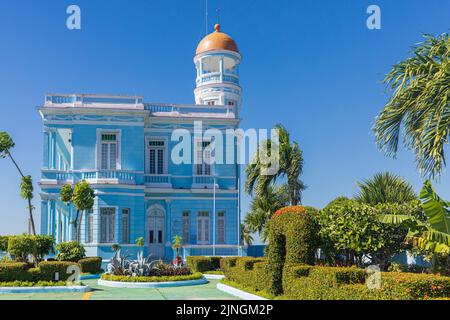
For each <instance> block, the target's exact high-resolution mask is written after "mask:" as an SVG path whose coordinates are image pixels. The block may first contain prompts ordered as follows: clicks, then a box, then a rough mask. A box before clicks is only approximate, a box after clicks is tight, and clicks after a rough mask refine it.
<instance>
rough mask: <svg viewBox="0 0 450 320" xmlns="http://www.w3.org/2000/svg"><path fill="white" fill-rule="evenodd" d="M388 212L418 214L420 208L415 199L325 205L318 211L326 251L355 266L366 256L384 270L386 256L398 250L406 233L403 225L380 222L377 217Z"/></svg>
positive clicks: (352, 201)
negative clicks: (339, 255)
mask: <svg viewBox="0 0 450 320" xmlns="http://www.w3.org/2000/svg"><path fill="white" fill-rule="evenodd" d="M388 212H391V213H393V214H403V215H407V216H413V215H420V213H421V209H420V205H419V203H418V202H417V201H413V202H411V203H404V204H396V203H392V204H387V203H386V204H379V205H377V206H375V207H373V206H369V205H367V204H364V203H360V202H357V201H355V200H350V199H349V200H347V201H339V202H335V203H334V204H331V205H329V206H327V207H326V208H325V209H324V210H322V211H321V214H320V226H321V228H320V234H321V236H322V243H324V242H325V248H327V250H326V251H328V252H327V254H334V255H337V254H341V255H344V256H345V258H346V261H347V263H350V264H353V263H356V264H357V265H358V266H362V265H363V261H362V257H363V255H365V256H368V257H370V258H371V259H372V262H373V263H376V264H380V267H381V268H382V269H385V268H386V267H387V263H388V261H389V259H390V258H391V257H392V256H393V255H394V254H396V253H398V252H399V251H401V249H402V244H403V241H404V238H405V236H406V234H407V228H405V227H403V226H386V225H384V224H383V223H381V221H380V216H382V214H385V213H388ZM332 249H334V251H333V250H332Z"/></svg>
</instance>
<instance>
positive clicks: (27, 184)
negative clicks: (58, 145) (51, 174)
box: [0, 131, 36, 235]
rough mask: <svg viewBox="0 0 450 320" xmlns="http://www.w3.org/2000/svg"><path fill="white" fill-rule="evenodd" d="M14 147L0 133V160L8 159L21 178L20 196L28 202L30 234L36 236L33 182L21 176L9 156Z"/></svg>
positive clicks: (3, 133)
mask: <svg viewBox="0 0 450 320" xmlns="http://www.w3.org/2000/svg"><path fill="white" fill-rule="evenodd" d="M14 146H15V143H14V141H13V139H12V138H11V136H10V135H9V134H8V133H6V132H4V131H0V158H6V157H9V158H10V159H11V161H12V163H13V164H14V166H15V167H16V169H17V171H18V172H19V174H20V176H21V177H22V181H21V183H20V195H21V196H22V198H24V199H26V200H27V201H28V214H29V216H28V220H29V223H30V225H31V234H33V235H36V228H35V225H34V219H33V205H32V204H31V200H32V199H33V181H32V179H31V176H25V175H24V174H23V172H22V170H21V169H20V167H19V165H18V164H17V162H16V161H15V160H14V158H13V156H12V154H11V150H12V148H14Z"/></svg>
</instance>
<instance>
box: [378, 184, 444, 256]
mask: <svg viewBox="0 0 450 320" xmlns="http://www.w3.org/2000/svg"><path fill="white" fill-rule="evenodd" d="M420 199H421V201H422V207H423V212H424V218H423V217H418V216H414V215H413V216H411V215H409V216H408V215H401V214H398V215H394V214H389V213H385V214H384V215H382V216H381V217H380V220H381V221H382V222H383V223H386V224H387V225H397V226H398V225H399V226H404V227H406V228H408V229H409V232H408V234H407V237H408V238H409V239H412V240H413V243H414V245H415V247H416V248H417V249H419V251H421V252H422V253H425V254H441V255H445V256H447V257H448V255H449V253H450V209H449V208H450V203H449V202H448V201H445V200H443V199H441V198H440V197H439V196H438V195H437V194H436V192H435V191H434V189H433V187H432V185H431V182H430V181H429V180H427V181H425V183H424V186H423V188H422V191H421V192H420ZM424 221H425V222H424Z"/></svg>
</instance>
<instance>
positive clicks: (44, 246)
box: [32, 235, 55, 262]
mask: <svg viewBox="0 0 450 320" xmlns="http://www.w3.org/2000/svg"><path fill="white" fill-rule="evenodd" d="M34 239H35V241H36V248H35V251H34V252H33V253H32V255H33V257H34V260H35V262H40V261H42V260H43V259H44V257H45V256H46V255H48V254H49V253H51V252H53V246H54V244H55V243H54V240H53V236H50V235H37V236H34Z"/></svg>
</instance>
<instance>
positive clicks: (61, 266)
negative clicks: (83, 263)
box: [39, 261, 79, 281]
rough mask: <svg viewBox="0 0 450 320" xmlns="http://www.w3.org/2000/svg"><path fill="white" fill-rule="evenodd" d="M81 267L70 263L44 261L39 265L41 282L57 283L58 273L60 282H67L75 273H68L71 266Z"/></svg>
mask: <svg viewBox="0 0 450 320" xmlns="http://www.w3.org/2000/svg"><path fill="white" fill-rule="evenodd" d="M73 265H77V266H78V267H79V265H78V264H77V263H74V262H70V261H43V262H41V263H39V270H40V274H39V280H42V281H55V280H56V273H58V280H60V281H65V280H67V279H68V278H69V277H70V276H71V275H72V274H73V273H68V268H69V267H70V266H73Z"/></svg>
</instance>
